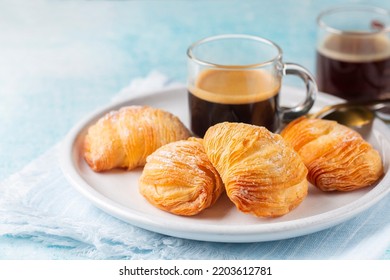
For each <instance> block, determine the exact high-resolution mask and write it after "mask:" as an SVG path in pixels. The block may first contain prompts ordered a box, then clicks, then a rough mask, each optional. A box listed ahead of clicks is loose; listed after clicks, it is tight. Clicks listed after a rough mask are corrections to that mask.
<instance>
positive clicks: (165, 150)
mask: <svg viewBox="0 0 390 280" xmlns="http://www.w3.org/2000/svg"><path fill="white" fill-rule="evenodd" d="M223 190H224V187H223V183H222V180H221V178H220V176H219V174H218V172H217V171H216V170H215V168H214V166H213V165H212V164H211V162H210V161H209V159H208V158H207V155H206V153H205V151H204V147H203V145H202V140H201V139H198V138H189V139H188V140H181V141H176V142H173V143H169V144H167V145H164V146H162V147H160V148H159V149H157V150H156V151H155V152H154V153H152V154H151V155H150V156H149V157H148V158H147V162H146V165H145V167H144V170H143V172H142V175H141V177H140V179H139V191H140V193H141V194H142V195H143V196H144V197H145V198H146V199H147V200H148V201H149V202H150V203H151V204H152V205H154V206H156V207H158V208H160V209H162V210H165V211H168V212H170V213H173V214H177V215H184V216H190V215H195V214H198V213H199V212H201V211H202V210H204V209H206V208H208V207H210V206H212V205H213V204H214V203H215V202H216V200H217V199H218V198H219V196H220V195H221V193H222V192H223Z"/></svg>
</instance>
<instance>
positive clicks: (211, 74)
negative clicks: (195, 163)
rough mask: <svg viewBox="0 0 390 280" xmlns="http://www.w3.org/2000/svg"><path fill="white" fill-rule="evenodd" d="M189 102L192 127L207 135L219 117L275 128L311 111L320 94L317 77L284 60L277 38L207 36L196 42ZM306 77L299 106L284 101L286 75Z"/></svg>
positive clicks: (191, 58) (190, 56)
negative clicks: (303, 95) (282, 91)
mask: <svg viewBox="0 0 390 280" xmlns="http://www.w3.org/2000/svg"><path fill="white" fill-rule="evenodd" d="M187 55H188V102H189V110H190V127H191V130H192V132H193V133H194V134H195V135H196V136H198V137H203V136H204V134H205V132H206V131H207V129H208V128H209V127H210V126H212V125H214V124H217V123H220V122H225V121H228V122H243V123H248V124H253V125H258V126H264V127H266V128H268V129H269V130H270V131H273V132H276V131H278V129H279V128H280V125H281V123H282V121H283V120H292V119H294V118H297V117H299V116H301V115H304V114H306V113H307V112H308V111H309V110H310V108H311V107H312V105H313V103H314V100H315V96H316V93H317V86H316V83H315V81H314V78H313V76H312V75H311V74H310V73H309V71H307V70H306V69H305V68H303V67H302V66H300V65H297V64H293V63H284V62H283V60H282V50H281V48H280V47H279V46H278V45H276V44H275V43H273V42H271V41H269V40H267V39H264V38H261V37H257V36H252V35H244V34H227V35H218V36H214V37H208V38H205V39H203V40H200V41H198V42H195V43H194V44H193V45H191V46H190V47H189V49H188V51H187ZM287 74H292V75H297V76H299V77H301V78H302V80H303V81H304V83H305V85H306V96H305V99H304V100H302V102H301V103H299V104H298V105H296V106H294V107H289V108H287V107H282V106H280V105H279V96H280V89H281V85H282V78H283V76H284V75H287Z"/></svg>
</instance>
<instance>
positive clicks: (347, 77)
mask: <svg viewBox="0 0 390 280" xmlns="http://www.w3.org/2000/svg"><path fill="white" fill-rule="evenodd" d="M316 70H317V84H318V88H319V90H320V91H323V92H326V93H330V94H333V95H337V96H339V97H341V98H344V99H347V100H362V99H373V98H384V97H385V93H386V92H389V91H390V41H389V40H388V39H386V38H378V37H370V38H366V39H365V40H361V39H359V40H358V39H356V38H354V37H348V36H344V37H341V36H338V37H332V38H329V39H328V40H327V41H326V42H325V43H324V44H323V45H322V46H321V47H320V48H319V49H317V69H316Z"/></svg>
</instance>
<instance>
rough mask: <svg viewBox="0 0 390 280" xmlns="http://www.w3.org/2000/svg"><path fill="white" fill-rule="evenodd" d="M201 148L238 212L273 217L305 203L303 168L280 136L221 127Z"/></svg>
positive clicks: (214, 129) (245, 126) (215, 128)
mask: <svg viewBox="0 0 390 280" xmlns="http://www.w3.org/2000/svg"><path fill="white" fill-rule="evenodd" d="M203 143H204V147H205V151H206V154H207V156H208V157H209V159H210V161H211V163H212V164H213V165H214V167H215V168H216V169H217V171H218V172H219V174H220V176H221V178H222V181H223V183H224V184H225V189H226V193H227V195H228V197H229V198H230V200H231V201H232V202H233V203H234V204H235V205H236V207H237V208H238V209H239V210H240V211H242V212H245V213H251V214H253V215H255V216H259V217H277V216H281V215H284V214H287V213H288V212H290V210H292V209H294V208H295V207H297V206H298V205H299V204H300V203H301V202H302V201H303V200H304V198H305V197H306V195H307V192H308V182H307V179H306V175H307V168H306V167H305V165H304V163H303V161H302V159H301V158H300V156H299V155H298V154H297V153H296V152H295V151H294V149H292V148H291V147H290V146H289V145H287V144H286V143H285V141H284V140H283V138H282V137H281V136H280V135H278V134H273V133H271V132H270V131H269V130H267V129H266V128H264V127H259V126H254V125H249V124H244V123H229V122H224V123H220V124H216V125H214V126H212V127H210V128H209V129H208V130H207V132H206V134H205V136H204V141H203Z"/></svg>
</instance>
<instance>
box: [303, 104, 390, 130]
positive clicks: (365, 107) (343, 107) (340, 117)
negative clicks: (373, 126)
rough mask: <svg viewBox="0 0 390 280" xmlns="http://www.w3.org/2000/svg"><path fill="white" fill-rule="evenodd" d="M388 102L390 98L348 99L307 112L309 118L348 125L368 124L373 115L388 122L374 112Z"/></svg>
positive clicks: (360, 125) (387, 120)
mask: <svg viewBox="0 0 390 280" xmlns="http://www.w3.org/2000/svg"><path fill="white" fill-rule="evenodd" d="M389 104H390V98H387V99H377V100H369V101H350V102H345V103H340V104H336V105H329V106H325V107H324V108H322V109H321V110H320V111H318V112H316V113H313V114H309V116H308V117H309V118H321V119H328V120H335V121H337V122H338V123H341V124H343V125H346V126H349V127H363V126H365V125H368V124H370V123H371V122H372V121H373V120H374V118H375V117H378V118H380V119H382V120H383V121H385V122H389V119H386V118H384V117H381V115H379V114H375V113H374V112H375V111H377V110H380V109H382V108H384V107H386V106H387V105H389Z"/></svg>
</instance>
